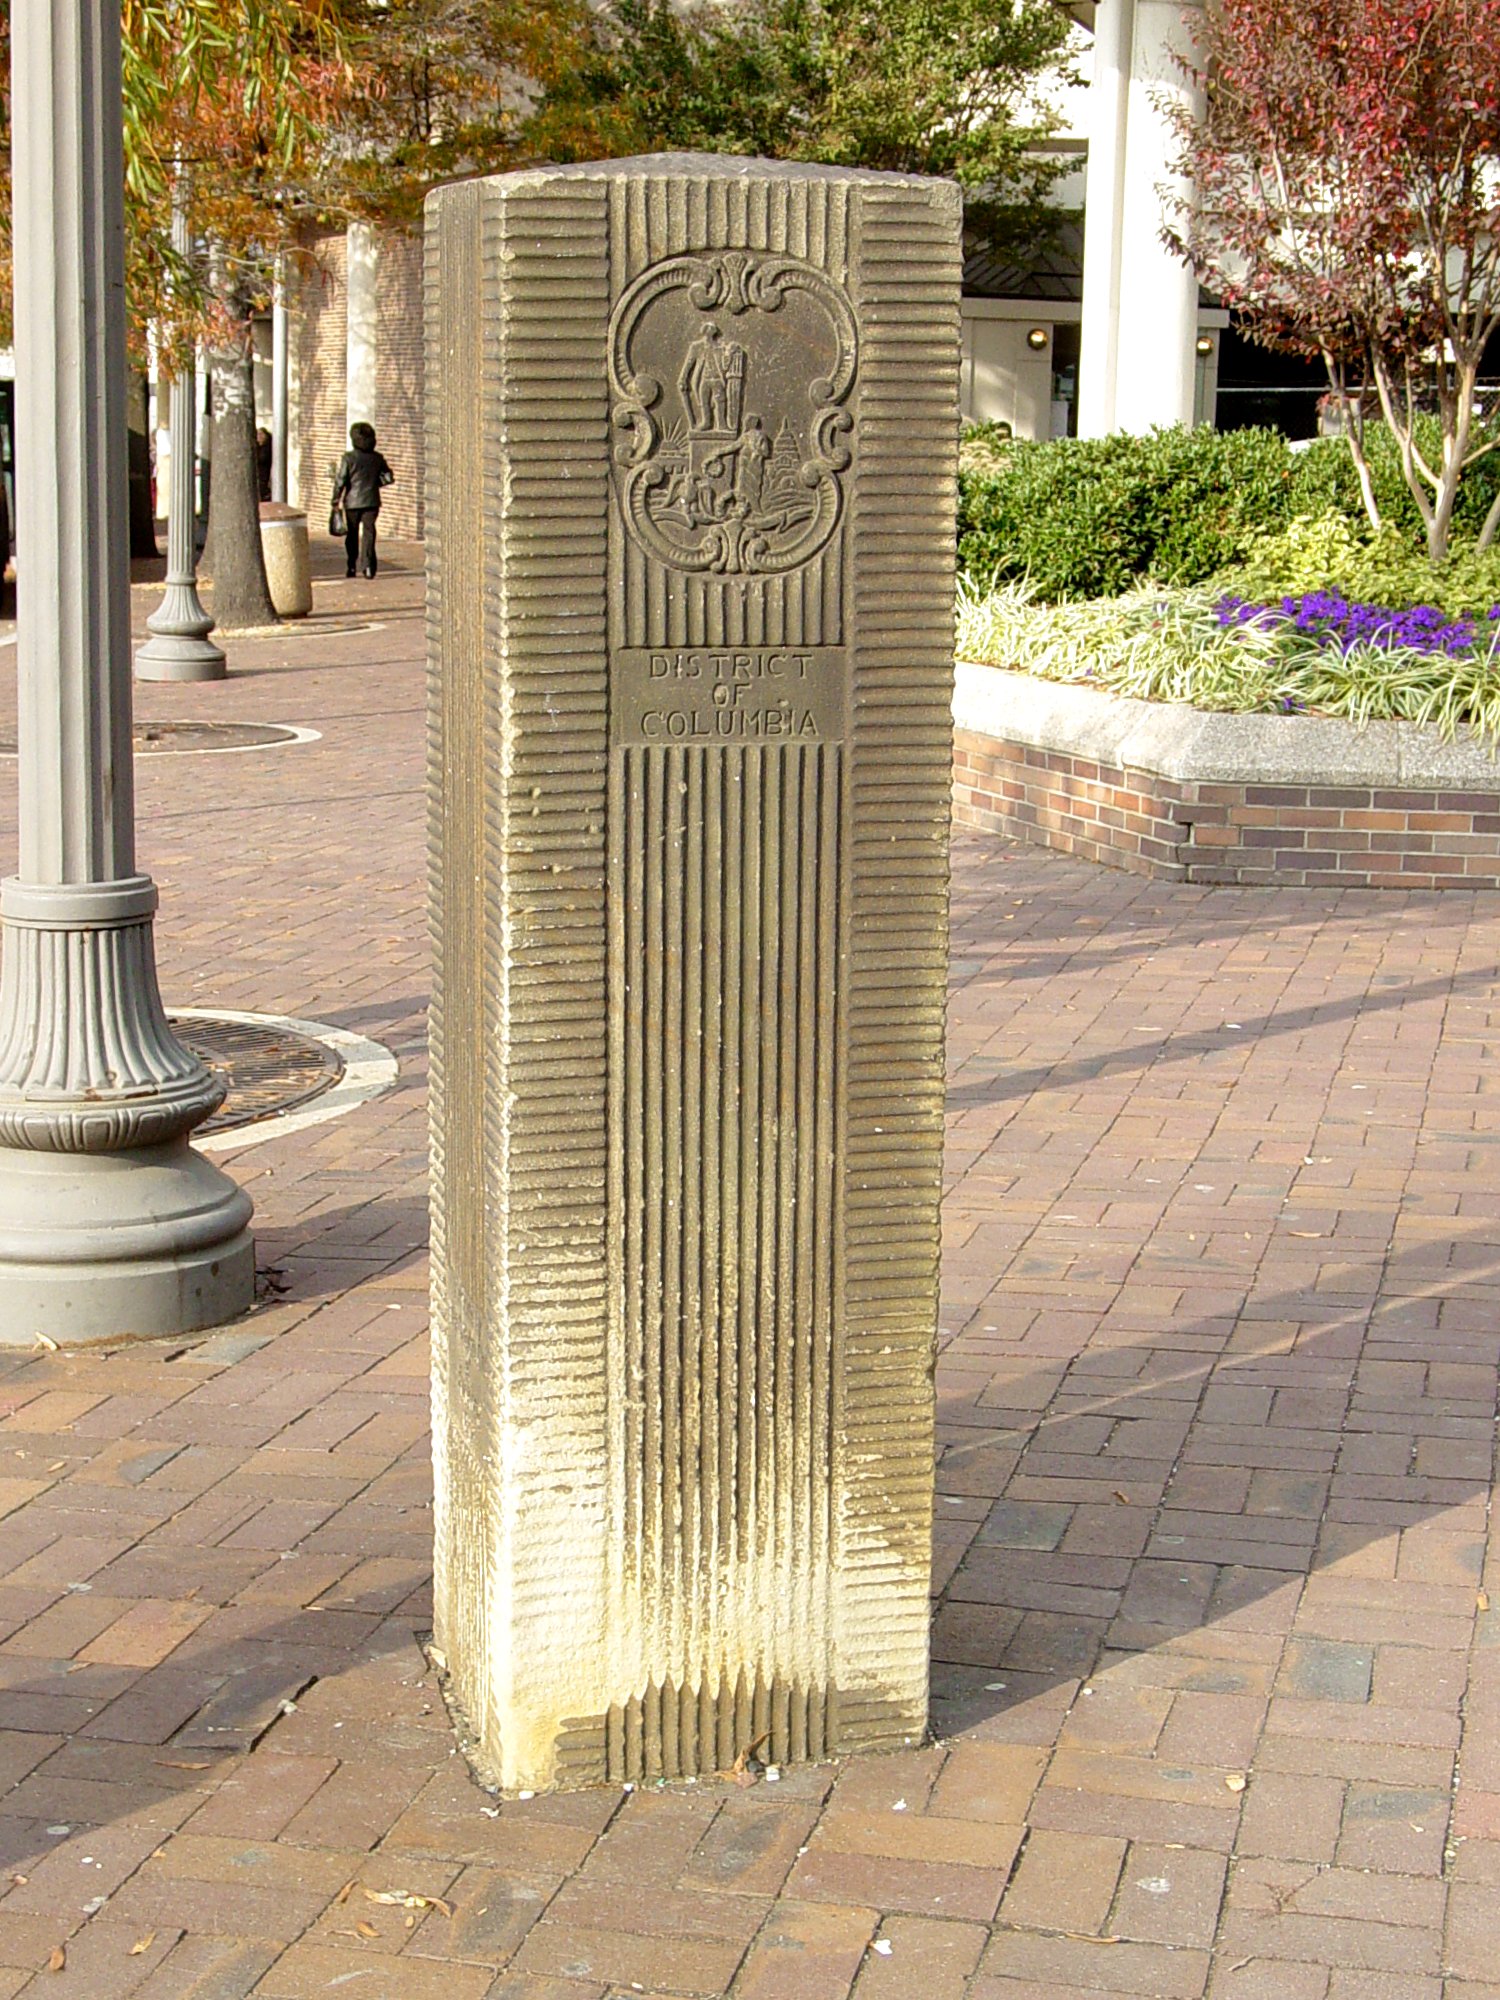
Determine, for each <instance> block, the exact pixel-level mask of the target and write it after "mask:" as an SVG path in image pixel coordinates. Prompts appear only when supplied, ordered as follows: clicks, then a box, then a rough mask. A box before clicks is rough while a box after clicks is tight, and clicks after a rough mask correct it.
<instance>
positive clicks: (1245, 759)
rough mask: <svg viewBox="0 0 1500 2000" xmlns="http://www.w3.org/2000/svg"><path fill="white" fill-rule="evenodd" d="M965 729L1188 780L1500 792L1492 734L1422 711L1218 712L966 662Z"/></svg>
mask: <svg viewBox="0 0 1500 2000" xmlns="http://www.w3.org/2000/svg"><path fill="white" fill-rule="evenodd" d="M953 720H954V723H955V725H956V726H957V727H958V728H959V729H963V730H969V731H971V732H973V733H974V734H975V735H979V736H991V737H994V738H996V739H997V740H1000V741H1003V742H1007V743H1021V744H1025V745H1027V746H1028V747H1030V748H1032V749H1036V750H1045V751H1050V752H1052V753H1054V754H1060V755H1063V756H1069V757H1084V758H1087V759H1088V760H1089V761H1090V762H1092V763H1096V764H1111V765H1114V766H1116V767H1117V768H1121V769H1131V770H1137V771H1150V772H1154V773H1155V774H1156V775H1157V776H1159V777H1163V778H1172V779H1175V780H1177V781H1178V782H1179V783H1184V784H1256V785H1350V786H1359V787H1361V788H1363V787H1367V786H1368V787H1376V786H1379V787H1383V788H1389V789H1395V788H1398V787H1404V788H1407V789H1413V788H1422V789H1431V788H1438V789H1442V790H1449V791H1451V790H1467V791H1474V790H1480V791H1493V792H1497V793H1500V761H1497V758H1496V756H1495V753H1494V751H1493V750H1492V749H1491V748H1490V746H1489V745H1487V744H1483V743H1478V742H1475V741H1474V740H1472V739H1471V738H1465V737H1460V738H1459V739H1458V740H1457V741H1455V742H1452V743H1445V742H1443V740H1442V738H1441V737H1440V736H1439V735H1438V732H1437V731H1436V730H1435V729H1431V728H1426V727H1420V726H1418V725H1417V724H1415V723H1410V722H1371V723H1369V724H1367V725H1366V726H1365V727H1364V728H1359V727H1358V726H1357V725H1356V724H1354V723H1352V722H1341V721H1338V720H1336V719H1335V718H1333V717H1328V716H1314V715H1212V714H1209V713H1208V712H1207V711H1206V710H1204V709H1199V708H1190V707H1189V706H1188V705H1187V703H1186V702H1155V701H1137V700H1136V699H1134V698H1133V697H1132V696H1129V695H1118V694H1107V693H1105V692H1104V691H1103V690H1099V689H1094V688H1087V687H1079V686H1077V685H1074V684H1070V683H1067V682H1063V681H1046V680H1036V679H1033V678H1032V676H1031V675H1029V674H1021V673H1013V672H1011V671H1009V670H1008V669H1006V668H1004V667H988V666H981V665H979V664H977V663H976V662H974V661H972V660H960V661H959V662H958V669H957V676H956V684H955V687H954V695H953Z"/></svg>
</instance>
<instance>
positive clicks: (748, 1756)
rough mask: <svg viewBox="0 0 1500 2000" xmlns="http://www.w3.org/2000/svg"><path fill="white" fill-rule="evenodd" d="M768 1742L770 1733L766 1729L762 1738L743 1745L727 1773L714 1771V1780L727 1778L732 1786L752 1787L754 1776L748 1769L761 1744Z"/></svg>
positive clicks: (758, 1737)
mask: <svg viewBox="0 0 1500 2000" xmlns="http://www.w3.org/2000/svg"><path fill="white" fill-rule="evenodd" d="M770 1740H771V1732H770V1730H769V1729H768V1730H767V1731H766V1732H765V1734H764V1735H763V1736H757V1737H756V1739H755V1741H754V1742H753V1743H747V1744H746V1745H745V1747H744V1749H743V1750H742V1751H741V1752H740V1754H739V1756H738V1757H736V1758H735V1760H734V1762H733V1763H732V1764H731V1765H730V1767H729V1769H728V1770H727V1771H715V1773H714V1776H715V1777H716V1778H727V1779H728V1780H729V1782H730V1784H732V1785H753V1784H754V1783H755V1776H756V1774H755V1772H754V1771H752V1770H751V1769H750V1765H751V1762H752V1761H753V1759H754V1757H755V1753H756V1751H757V1750H758V1749H759V1748H760V1746H761V1744H762V1743H769V1742H770Z"/></svg>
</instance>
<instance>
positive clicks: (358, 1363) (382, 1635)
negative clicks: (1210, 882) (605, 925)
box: [0, 548, 1500, 2000]
mask: <svg viewBox="0 0 1500 2000" xmlns="http://www.w3.org/2000/svg"><path fill="white" fill-rule="evenodd" d="M392 553H393V555H394V557H395V560H394V561H393V562H391V563H389V564H388V567H387V571H386V572H385V573H384V574H383V575H382V578H381V580H380V582H379V583H378V584H377V585H374V586H362V585H361V586H357V585H346V584H345V583H344V582H343V581H342V578H340V579H338V580H337V581H327V582H320V583H319V586H318V590H317V600H318V603H317V610H316V612H315V615H314V618H313V619H312V620H311V621H310V622H309V623H308V624H307V625H306V626H305V627H304V628H302V629H300V630H294V631H289V632H287V633H286V634H285V635H278V636H273V637H269V638H266V639H264V640H259V641H254V642H251V641H245V642H239V643H235V644H234V645H233V646H232V650H231V665H232V667H233V669H234V675H233V678H232V679H231V680H230V681H228V682H227V683H225V684H222V685H219V686H217V687H204V688H172V687H154V688H149V689H142V690H140V691H139V713H140V714H141V716H142V717H144V718H160V719H172V718H179V719H180V718H192V719H205V718H210V717H214V718H219V717H222V718H226V719H227V718H233V719H241V720H254V721H268V722H284V723H299V724H304V725H308V726H310V727H312V728H314V729H317V730H319V731H320V732H321V740H320V741H319V742H317V743H314V744H309V745H304V746H298V747H291V748H284V749H276V750H269V751H265V752H261V753H254V754H245V755H237V756H223V757H213V756H185V755H176V754H162V755H157V756H153V757H149V758H143V759H141V760H140V762H139V766H138V769H139V774H140V775H139V810H140V828H141V850H142V859H143V862H144V864H145V865H146V866H147V867H148V868H149V869H150V870H151V871H152V872H153V873H154V874H155V875H156V877H157V880H158V881H159V883H160V885H161V888H162V893H163V912H162V918H161V921H160V924H159V931H158V942H159V951H160V957H161V963H162V973H163V984H164V988H165V991H166V995H167V999H168V1003H169V1005H178V1006H195V1007H205V1006H219V1007H225V1008H235V1009H257V1010H263V1011H266V1012H270V1013H278V1014H294V1015H301V1016H307V1017H311V1018H314V1019H317V1020H321V1021H324V1022H328V1023H332V1024H335V1025H338V1026H342V1027H346V1028H354V1029H357V1030H358V1031H359V1032H361V1033H362V1034H366V1035H369V1036H372V1037H374V1038H376V1039H377V1040H379V1041H382V1042H384V1043H385V1044H387V1045H388V1046H389V1047H390V1048H391V1049H393V1050H394V1051H395V1052H396V1053H397V1054H398V1055H399V1057H400V1059H401V1078H400V1082H399V1085H398V1086H397V1088H396V1089H395V1090H394V1091H393V1092H392V1093H391V1094H389V1095H387V1096H386V1097H384V1098H382V1099H380V1100H379V1101H377V1102H374V1103H370V1104H366V1105H365V1106H363V1107H362V1108H360V1109H358V1110H356V1111H354V1112H353V1113H351V1114H350V1115H348V1116H346V1117H344V1118H342V1119H340V1120H338V1121H336V1122H333V1123H329V1124H325V1125H322V1126H319V1127H316V1128H314V1129H311V1130H309V1131H307V1132H304V1133H302V1134H300V1135H299V1136H297V1137H294V1138H290V1139H285V1140H280V1141H275V1140H273V1141H269V1142H266V1143H262V1144H259V1145H249V1146H246V1147H245V1148H244V1149H243V1150H240V1151H238V1152H236V1153H232V1154H229V1155H227V1156H221V1157H224V1158H225V1159H226V1163H227V1164H228V1165H229V1167H230V1169H231V1171H233V1172H234V1173H235V1174H236V1175H237V1176H238V1177H239V1178H240V1179H241V1180H242V1181H243V1182H245V1184H246V1185H248V1186H249V1187H250V1189H251V1191H252V1193H253V1195H254V1197H255V1200H256V1203H257V1207H258V1211H259V1233H260V1234H259V1240H260V1252H261V1259H262V1263H263V1265H265V1266H267V1267H269V1270H268V1272H267V1279H266V1285H265V1298H264V1300H263V1302H262V1304H261V1306H260V1307H259V1309H258V1310H257V1312H256V1313H255V1314H254V1315H253V1316H252V1317H251V1318H249V1319H248V1320H246V1321H243V1322H241V1323H239V1324H238V1325H236V1326H235V1327H233V1328H232V1329H230V1330H228V1331H226V1332H224V1333H222V1334H220V1335H217V1336H214V1337H211V1338H209V1339H206V1340H204V1341H202V1342H201V1343H192V1342H185V1343H179V1344H177V1345H167V1346H149V1345H148V1346H138V1347H133V1348H132V1347H121V1348H119V1349H117V1350H113V1351H109V1352H96V1353H90V1354H88V1355H65V1354H61V1353H47V1352H45V1351H40V1350H39V1351H38V1352H36V1353H35V1354H34V1355H25V1356H20V1357H10V1358H6V1359H4V1360H0V1514H3V1515H4V1522H3V1527H0V2000H9V1996H12V1995H15V1994H19V1993H23V1992H24V1993H26V1994H27V1995H28V1996H32V1995H38V1996H42V1995H44V1996H49V2000H119V1996H124V1995H127V1994H138V1995H142V1996H147V2000H189V1996H192V2000H241V1996H244V1995H247V1994H250V1993H254V1994H256V1995H258V1996H263V2000H312V1997H313V1996H317V1995H323V1994H330V1995H339V1996H345V1995H347V1996H349V2000H429V1996H441V2000H481V1996H484V1997H485V2000H626V1996H631V1995H638V1994H646V1995H654V1996H658V2000H668V1996H683V2000H687V1996H725V1995H730V1996H733V2000H844V1996H846V1995H850V1994H853V1995H854V1996H855V2000H1083V1996H1090V1997H1091V2000H1098V1996H1100V1995H1136V1996H1147V2000H1152V1997H1153V1996H1159V2000H1198V1996H1203V1995H1207V1996H1211V2000H1500V1963H1497V1954H1500V1644H1497V1640H1500V1625H1497V1623H1496V1619H1497V1613H1496V1612H1495V1611H1492V1610H1491V1609H1490V1596H1489V1595H1488V1594H1487V1592H1489V1593H1493V1592H1495V1590H1496V1588H1497V1585H1500V1563H1497V1562H1496V1559H1495V1558H1494V1557H1493V1556H1487V1541H1486V1535H1487V1527H1488V1514H1489V1508H1488V1503H1489V1495H1490V1491H1491V1480H1492V1476H1493V1459H1492V1454H1493V1449H1494V1425H1495V1414H1496V1372H1497V1347H1500V1333H1497V1303H1500V1125H1497V1122H1496V1120H1495V1118H1494V1117H1493V1115H1492V1114H1491V1106H1492V1105H1493V1103H1494V1102H1495V1099H1494V1097H1493V1095H1492V1094H1489V1093H1492V1091H1493V1084H1492V1082H1491V1079H1490V1077H1489V1073H1488V1064H1489V1061H1490V1059H1491V1054H1492V1042H1493V1041H1494V1040H1495V1039H1500V1027H1497V1026H1494V1025H1492V1024H1493V1022H1494V1015H1495V1010H1496V1006H1497V1001H1496V993H1495V988H1496V981H1497V979H1500V895H1496V894H1489V893H1474V892H1453V893H1447V894H1382V893H1379V892H1369V891H1356V892H1345V893H1343V894H1338V893H1335V892H1332V891H1317V890H1297V891H1290V890H1289V891H1262V890H1237V889H1203V888H1184V887H1179V886H1173V885H1167V884H1153V883H1146V882H1143V881H1140V880H1138V879H1136V878H1134V877H1132V876H1128V875H1122V874H1115V873H1109V872H1105V871H1103V870H1096V869H1094V868H1092V867H1090V866H1088V865H1086V864H1082V863H1075V862H1072V861H1067V860H1064V859H1061V858H1059V857H1057V856H1054V855H1049V854H1041V853H1035V852H1028V851H1024V850H1020V849H1016V848H1012V847H1008V846H1006V845H1005V844H1004V843H1002V842H1000V841H999V840H996V839H993V838H989V837H985V836H979V835H967V836H964V837H962V838H961V839H960V840H959V842H958V844H957V848H956V854H955V911H954V914H955V938H954V964H953V1013H952V1034H951V1044H950V1049H951V1073H952V1123H951V1159H950V1193H949V1197H948V1209H947V1216H948V1234H947V1261H946V1266H945V1274H946V1285H945V1306H944V1312H943V1333H944V1346H943V1358H942V1363H941V1367H940V1378H939V1379H940V1392H941V1410H940V1424H941V1429H940V1437H941V1449H942V1456H941V1460H940V1464H939V1468H938V1495H939V1498H938V1527H937V1546H938V1580H939V1582H940V1584H941V1586H942V1596H941V1600H940V1602H939V1605H938V1608H937V1613H936V1624H935V1639H934V1651H935V1660H936V1664H935V1668H934V1688H935V1696H936V1700H935V1711H934V1720H935V1726H936V1729H937V1732H938V1735H937V1740H936V1741H935V1742H934V1743H933V1745H932V1746H931V1747H929V1748H925V1749H921V1750H916V1751H913V1752H911V1753H909V1754H905V1755H901V1756H896V1757H889V1758H881V1759H871V1760H867V1761H863V1762H855V1763H852V1764H849V1765H846V1766H842V1767H838V1766H819V1767H816V1768H811V1769H802V1770H797V1771H790V1770H789V1771H787V1772H786V1773H784V1774H783V1775H781V1776H780V1778H779V1780H777V1781H774V1782H773V1781H771V1780H769V1779H768V1778H762V1779H761V1780H760V1781H759V1782H757V1783H754V1784H751V1785H748V1786H744V1787H741V1786H738V1785H735V1784H732V1783H712V1784H699V1785H682V1786H670V1787H665V1788H662V1789H660V1790H654V1789H643V1790H641V1791H637V1792H634V1793H630V1794H621V1793H619V1792H594V1793H586V1794H577V1795H573V1796H568V1797H557V1798H543V1799H534V1800H529V1801H516V1802H506V1803H504V1804H499V1803H497V1802H496V1801H494V1800H492V1799H491V1798H490V1797H489V1796H488V1795H486V1794H485V1793H484V1792H483V1791H481V1790H479V1789H478V1788H477V1787H476V1786H475V1784H474V1783H473V1782H472V1781H471V1779H470V1778H469V1777H468V1775H467V1772H466V1769H465V1766H464V1765H463V1763H462V1761H461V1760H460V1759H459V1758H458V1757H457V1756H456V1755H455V1754H454V1750H453V1747H452V1736H451V1733H450V1728H449V1724H448V1719H447V1717H446V1715H445V1713H444V1710H443V1705H442V1701H441V1697H440V1695H439V1693H438V1691H437V1689H436V1687H435V1685H434V1681H433V1678H432V1676H431V1674H430V1672H429V1671H428V1668H427V1663H426V1660H425V1658H424V1655H423V1653H422V1651H421V1646H420V1637H421V1635H422V1634H423V1633H424V1632H425V1629H426V1624H427V1619H428V1614H429V1599H428V1594H427V1580H428V1574H429V1544H430V1534H431V1516H430V1511H429V1492H430V1488H429V1475H428V1457H427V1439H426V1428H427V1376H426V1367H427V1363H426V1353H425V1342H424V1326H425V1320H424V1305H425V1282H426V1276H425V1265H424V1253H423V1241H424V1231H425V1211H424V1168H425V1127H424V1119H423V1101H422V1091H423V1007H424V997H425V992H426V971H425V958H426V950H425V932H424V911H423V839H424V833H423V816H424V806H423V798H422V761H423V759H422V668H421V651H422V644H423V640H422V618H421V612H420V609H419V594H420V584H419V576H418V567H417V565H418V557H419V552H417V551H414V550H410V549H407V550H405V551H403V550H401V549H399V548H397V549H396V550H394V551H393V552H392ZM403 558H404V560H403ZM154 601H155V593H154V592H152V591H150V590H145V589H140V588H138V589H137V592H136V609H137V614H138V616H144V613H145V612H146V610H148V609H149V608H150V606H151V604H152V603H153V602H154ZM366 618H367V619H370V620H372V621H374V622H375V625H376V628H377V629H373V630H350V629H349V628H350V627H351V626H356V625H358V624H359V623H360V622H361V620H362V619H366ZM13 662H14V653H13V652H10V651H6V652H3V653H0V674H3V676H4V687H3V691H0V700H3V702H4V703H6V704H9V702H10V701H11V698H12V684H11V674H12V668H13ZM0 712H8V710H5V711H0ZM0 844H3V849H4V855H3V858H4V863H5V865H6V867H9V866H11V865H12V864H13V853H14V763H13V761H9V762H6V763H4V764H0ZM1487 1562H1488V1568H1487ZM403 1898H404V1899H405V1900H403Z"/></svg>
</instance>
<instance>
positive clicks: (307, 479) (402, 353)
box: [289, 231, 423, 540]
mask: <svg viewBox="0 0 1500 2000" xmlns="http://www.w3.org/2000/svg"><path fill="white" fill-rule="evenodd" d="M375 286H376V328H375V411H374V415H373V416H372V418H371V421H372V422H373V423H374V425H375V429H376V432H377V434H378V436H379V439H380V449H381V450H382V451H383V452H384V453H385V455H386V457H387V458H388V459H389V460H390V463H391V470H392V471H393V472H394V473H395V475H396V483H395V485H394V486H392V487H391V488H390V489H389V491H388V492H387V493H386V496H385V500H384V503H383V505H382V508H381V515H380V524H381V528H382V531H383V532H384V533H386V534H388V535H397V536H400V537H403V538H405V539H410V540H420V539H421V536H422V528H423V518H422V492H423V451H422V241H421V237H420V236H419V235H416V234H406V233H404V232H400V231H382V232H381V234H380V237H379V248H378V261H377V264H376V277H375ZM348 302H349V286H348V266H347V258H346V255H345V242H344V238H343V236H342V235H341V234H332V235H327V236H320V237H318V238H317V239H316V240H313V241H310V242H308V243H307V244H306V245H305V246H304V249H303V255H302V257H301V259H300V260H299V267H298V272H297V280H296V286H295V292H294V296H293V298H292V300H291V302H290V304H291V334H290V339H291V355H290V373H291V417H290V428H291V433H292V435H291V439H290V452H289V457H290V462H291V463H290V471H291V483H290V493H291V497H292V498H293V500H294V503H295V504H296V505H297V506H300V507H305V508H306V509H307V510H308V513H309V514H310V515H311V516H312V527H313V531H314V533H317V532H319V528H320V517H322V516H325V515H326V513H327V509H328V498H329V493H330V489H331V483H332V482H331V480H330V477H329V468H330V466H331V465H333V464H335V463H336V462H337V461H338V460H339V459H340V458H342V456H343V454H344V452H345V450H346V449H347V447H348V443H349V429H348V342H349V317H348Z"/></svg>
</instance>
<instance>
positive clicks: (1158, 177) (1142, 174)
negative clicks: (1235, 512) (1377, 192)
mask: <svg viewBox="0 0 1500 2000" xmlns="http://www.w3.org/2000/svg"><path fill="white" fill-rule="evenodd" d="M1192 54H1193V43H1192V38H1191V34H1190V31H1189V29H1188V27H1187V26H1185V25H1184V21H1183V0H1100V6H1099V13H1098V23H1097V27H1096V31H1095V47H1094V61H1095V72H1094V82H1093V85H1092V88H1091V92H1090V110H1089V174H1088V200H1087V206H1086V209H1085V220H1084V264H1083V344H1082V353H1081V357H1080V360H1079V369H1078V395H1079V426H1078V428H1079V434H1080V436H1085V437H1102V436H1104V435H1105V434H1106V433H1107V432H1109V431H1115V430H1121V431H1133V432H1137V433H1141V432H1145V431H1149V430H1151V429H1152V428H1153V427H1154V426H1156V425H1158V424H1191V423H1192V422H1193V421H1194V411H1195V390H1196V387H1197V379H1198V356H1197V352H1196V342H1197V338H1198V280H1197V278H1196V277H1195V276H1194V274H1193V273H1192V271H1191V270H1190V269H1189V268H1188V266H1187V265H1186V264H1185V263H1184V262H1183V261H1182V260H1181V258H1179V257H1177V256H1176V255H1175V254H1174V253H1173V252H1172V251H1171V250H1169V249H1168V248H1167V246H1166V244H1165V243H1163V242H1162V240H1161V230H1162V225H1163V223H1164V222H1165V220H1166V217H1167V204H1169V203H1170V202H1171V200H1172V199H1173V197H1174V196H1177V195H1182V194H1186V193H1187V192H1188V191H1189V190H1188V186H1187V184H1186V183H1184V182H1183V181H1182V180H1181V179H1180V178H1179V177H1177V176H1176V175H1174V174H1173V173H1172V171H1171V161H1172V155H1173V153H1174V152H1175V150H1176V139H1175V137H1174V135H1173V132H1172V129H1171V126H1170V124H1169V123H1168V120H1167V118H1166V116H1164V111H1165V109H1166V107H1167V106H1168V105H1169V104H1175V105H1178V106H1186V107H1190V108H1196V106H1197V97H1196V93H1195V91H1194V90H1193V87H1192V85H1191V83H1190V82H1189V80H1188V77H1187V76H1186V74H1185V73H1184V71H1183V69H1182V67H1181V60H1180V59H1181V58H1184V57H1191V56H1192Z"/></svg>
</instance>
